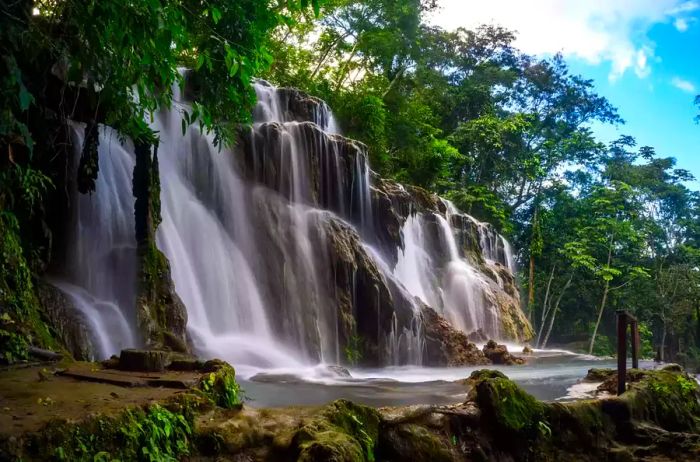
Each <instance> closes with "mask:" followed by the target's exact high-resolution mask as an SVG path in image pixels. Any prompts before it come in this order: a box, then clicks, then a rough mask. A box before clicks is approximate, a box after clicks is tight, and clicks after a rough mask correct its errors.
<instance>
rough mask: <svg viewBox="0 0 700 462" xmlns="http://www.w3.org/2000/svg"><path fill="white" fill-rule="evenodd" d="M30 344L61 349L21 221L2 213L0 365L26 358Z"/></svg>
mask: <svg viewBox="0 0 700 462" xmlns="http://www.w3.org/2000/svg"><path fill="white" fill-rule="evenodd" d="M30 345H34V346H37V347H40V348H47V349H59V348H60V346H59V344H58V342H57V341H56V340H55V339H54V336H53V334H52V332H51V331H50V329H49V327H48V326H47V325H46V323H45V321H44V319H43V318H42V313H41V306H40V304H39V301H38V299H37V297H36V294H35V288H34V282H33V280H32V273H31V270H30V267H29V264H28V262H27V260H26V258H25V255H24V251H23V248H22V241H21V239H20V235H19V225H18V223H17V220H16V219H15V217H14V216H13V215H12V214H10V213H6V212H3V211H0V364H1V363H5V364H7V363H13V362H16V361H18V360H22V359H26V358H27V356H28V348H29V346H30Z"/></svg>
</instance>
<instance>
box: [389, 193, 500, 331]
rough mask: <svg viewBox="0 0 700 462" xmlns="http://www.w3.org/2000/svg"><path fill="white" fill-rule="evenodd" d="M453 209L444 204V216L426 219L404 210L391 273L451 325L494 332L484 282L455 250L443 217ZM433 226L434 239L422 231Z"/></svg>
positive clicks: (494, 320) (494, 317)
mask: <svg viewBox="0 0 700 462" xmlns="http://www.w3.org/2000/svg"><path fill="white" fill-rule="evenodd" d="M457 213H459V212H458V211H457V209H456V208H455V207H454V206H453V205H452V204H450V206H449V207H447V219H446V218H445V217H443V216H441V215H439V214H433V215H432V216H431V217H429V218H430V219H428V217H426V216H425V215H424V214H420V213H417V214H414V215H411V216H409V217H408V219H407V220H406V222H405V224H404V226H403V236H404V249H403V252H400V253H399V258H398V263H397V265H396V268H395V270H394V273H395V275H396V277H397V278H398V279H399V280H400V281H401V283H402V284H403V285H404V286H405V287H406V288H407V289H408V290H409V292H410V293H411V294H413V295H415V296H417V297H419V298H420V299H421V300H423V301H424V302H425V303H426V304H428V305H430V306H432V307H435V308H436V309H439V310H440V311H441V312H442V314H443V315H444V316H445V317H446V318H447V319H448V320H449V321H450V322H451V323H452V325H454V326H455V327H457V328H459V329H461V330H462V331H464V332H466V333H469V332H472V331H474V330H477V329H482V330H483V331H484V332H485V333H486V334H487V335H490V336H491V337H494V338H498V337H499V336H500V327H499V326H500V323H499V319H498V314H497V311H496V309H495V308H494V307H493V306H492V305H491V304H489V303H487V301H486V292H487V291H488V290H490V288H489V284H488V282H487V281H486V280H485V279H484V278H483V276H481V275H480V274H479V272H478V271H477V269H476V268H474V267H473V266H472V265H471V264H470V263H469V262H468V261H467V259H466V258H464V257H462V256H461V255H460V252H459V249H458V245H457V241H456V239H455V235H454V231H453V229H452V226H451V225H450V223H449V221H448V220H449V219H450V217H451V215H452V214H457ZM434 226H437V228H438V230H439V236H438V239H431V238H430V237H429V235H428V234H427V233H428V232H429V231H428V230H430V229H431V228H432V227H434Z"/></svg>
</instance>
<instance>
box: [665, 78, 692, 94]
mask: <svg viewBox="0 0 700 462" xmlns="http://www.w3.org/2000/svg"><path fill="white" fill-rule="evenodd" d="M671 85H673V86H674V87H676V88H678V89H679V90H683V91H684V92H686V93H696V89H695V85H693V82H690V81H688V80H685V79H681V78H680V77H674V78H672V79H671Z"/></svg>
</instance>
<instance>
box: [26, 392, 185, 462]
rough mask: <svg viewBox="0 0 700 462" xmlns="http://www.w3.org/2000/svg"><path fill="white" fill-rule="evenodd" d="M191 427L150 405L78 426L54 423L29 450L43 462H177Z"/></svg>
mask: <svg viewBox="0 0 700 462" xmlns="http://www.w3.org/2000/svg"><path fill="white" fill-rule="evenodd" d="M192 425H193V422H192V419H191V418H188V417H186V416H185V413H182V412H180V411H175V412H174V411H171V410H169V409H166V408H165V407H162V406H160V405H158V404H152V405H150V406H148V407H146V408H144V409H141V408H135V409H127V410H126V411H124V412H123V413H121V414H120V415H118V416H116V417H105V416H97V417H94V418H92V419H88V420H87V421H85V422H82V423H79V424H71V423H67V422H58V421H57V422H54V423H52V424H49V426H48V427H47V428H46V429H45V431H44V432H42V433H41V434H39V435H37V436H35V437H34V438H35V439H36V441H34V442H33V444H32V445H31V446H30V448H31V450H32V451H34V453H33V454H32V455H33V456H35V457H39V458H42V459H44V460H66V461H68V460H70V461H86V462H87V461H90V462H93V461H115V460H138V461H144V462H156V461H176V460H180V458H181V457H182V456H185V455H187V454H189V451H190V443H191V439H192V435H193V427H192Z"/></svg>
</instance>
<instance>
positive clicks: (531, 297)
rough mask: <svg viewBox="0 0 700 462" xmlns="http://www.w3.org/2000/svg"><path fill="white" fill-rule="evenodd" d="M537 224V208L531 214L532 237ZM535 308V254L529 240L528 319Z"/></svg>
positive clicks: (531, 316)
mask: <svg viewBox="0 0 700 462" xmlns="http://www.w3.org/2000/svg"><path fill="white" fill-rule="evenodd" d="M536 226H537V209H536V208H535V213H534V215H533V216H532V239H533V240H534V237H535V227H536ZM534 309H535V254H534V253H533V252H532V242H530V274H529V277H528V286H527V310H528V316H529V318H530V321H532V318H533V314H532V312H533V310H534Z"/></svg>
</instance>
